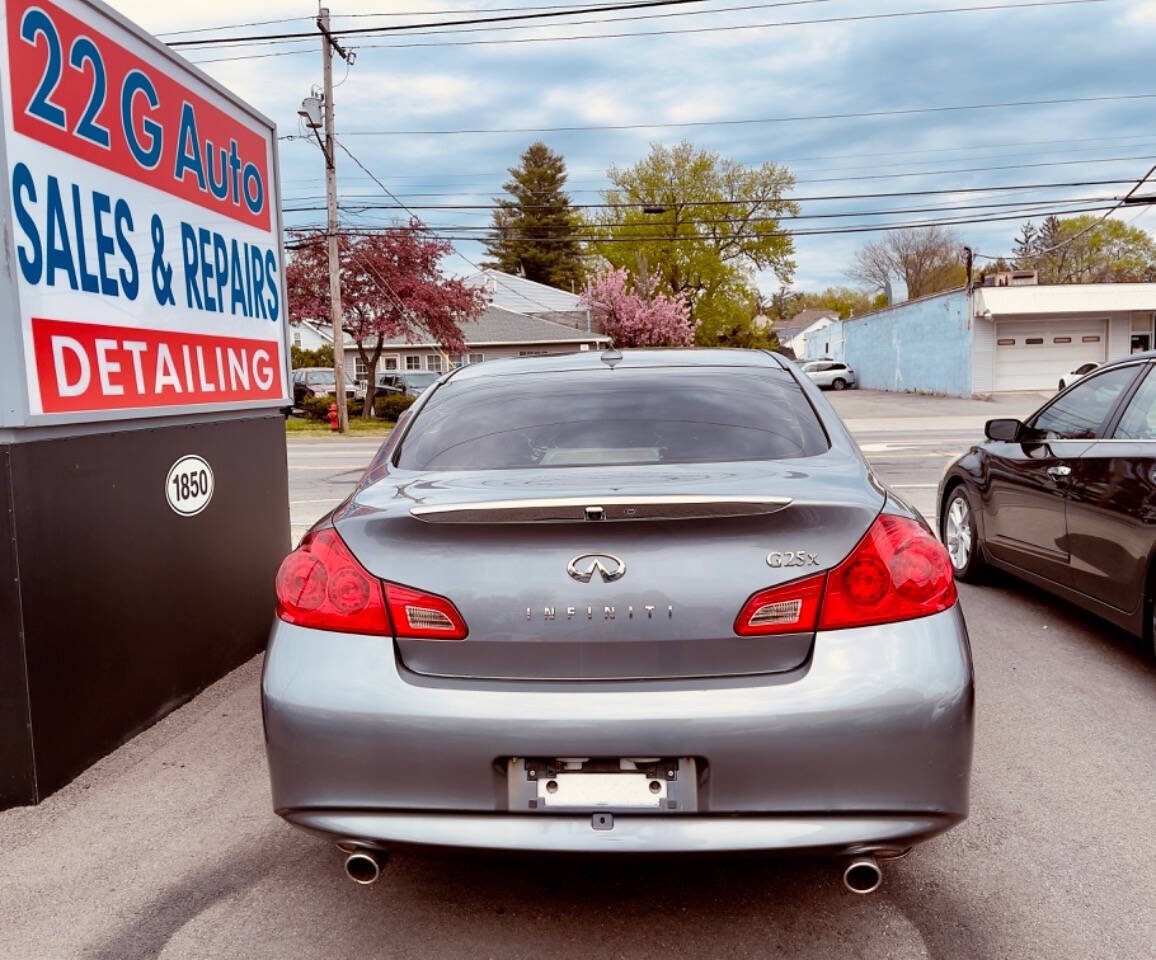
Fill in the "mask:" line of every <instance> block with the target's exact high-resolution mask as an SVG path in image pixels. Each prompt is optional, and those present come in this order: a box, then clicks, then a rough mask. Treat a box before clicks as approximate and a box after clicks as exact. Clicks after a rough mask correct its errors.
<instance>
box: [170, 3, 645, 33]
mask: <svg viewBox="0 0 1156 960" xmlns="http://www.w3.org/2000/svg"><path fill="white" fill-rule="evenodd" d="M604 2H605V0H600V2H598V3H546V4H536V5H534V6H529V7H483V8H480V9H475V10H469V9H465V8H458V9H449V10H390V11H381V12H378V13H335V14H333V15H332V18H331V19H333V20H363V19H371V18H377V17H380V18H385V17H435V16H452V15H458V14H463V13H510V12H515V11H518V10H522V11H526V12H531V11H534V10H558V9H563V8H565V9H574V10H578V9H581V8H582V7H600V6H602V5H603V3H604ZM628 6H633V4H628ZM315 19H316V18H315V17H312V16H306V17H276V18H274V19H272V20H249V21H246V22H244V23H222V24H217V25H215V26H212V27H194V28H191V29H187V30H166V31H164V32H163V33H158V34H156V36H157V37H182V36H188V35H190V34H195V33H214V32H216V31H219V30H239V29H241V28H242V27H267V26H271V25H273V24H277V23H302V22H308V23H312V22H313V21H314V20H315Z"/></svg>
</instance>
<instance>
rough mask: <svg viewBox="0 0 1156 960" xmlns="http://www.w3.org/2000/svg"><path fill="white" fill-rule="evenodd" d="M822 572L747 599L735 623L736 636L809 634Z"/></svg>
mask: <svg viewBox="0 0 1156 960" xmlns="http://www.w3.org/2000/svg"><path fill="white" fill-rule="evenodd" d="M826 579H827V575H826V574H825V573H820V574H816V575H815V576H813V577H804V578H803V579H802V580H794V581H792V582H791V583H784V584H782V585H781V586H778V587H772V588H771V589H769V590H761V591H759V592H758V593H756V594H755V595H754V596H753V597H751V598H750V599H749V600H748V601H747V602H746V603H745V604H743V609H742V610H741V611H740V612H739V615H738V619H736V620H735V633H737V634H738V635H739V636H740V637H765V636H768V635H770V634H775V633H810V632H811V631H812V630H814V629H815V623H816V622H817V621H818V619H819V603H820V601H821V600H822V598H823V584H824V582H825V581H826Z"/></svg>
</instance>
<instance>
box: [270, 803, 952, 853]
mask: <svg viewBox="0 0 1156 960" xmlns="http://www.w3.org/2000/svg"><path fill="white" fill-rule="evenodd" d="M284 816H285V819H286V820H288V821H289V822H290V823H292V824H295V825H296V826H299V827H302V828H303V829H305V830H308V831H310V832H312V833H316V834H319V835H321V836H324V837H328V838H333V839H336V840H338V841H339V842H340V841H342V840H350V841H356V842H358V843H359V844H361V845H370V846H371V845H373V844H381V845H383V846H384V845H385V844H387V843H391V842H392V843H416V844H423V845H432V846H444V847H470V848H473V849H482V850H501V851H529V852H541V853H547V852H550V853H694V852H701V853H727V852H739V851H749V850H778V851H781V852H804V851H806V852H834V853H842V854H854V853H859V852H864V853H865V852H870V851H880V850H886V851H896V852H898V851H901V850H906V849H907V848H908V847H910V846H911V845H912V844H914V843H918V842H919V841H921V840H926V839H927V838H928V837H933V836H935V834H937V833H942V832H943V831H944V830H947V829H949V828H951V827H953V826H955V825H956V824H957V823H959V821H960V819H962V818H961V817H958V816H947V815H938V816H937V815H925V816H916V815H913V814H912V815H906V816H891V817H888V816H882V815H876V816H872V815H869V814H863V815H859V816H850V815H844V816H830V817H826V816H811V817H802V816H800V817H790V816H774V817H751V816H738V815H732V816H709V815H703V814H695V815H687V816H670V817H654V816H639V815H634V816H629V815H623V814H615V815H614V828H613V829H612V830H595V829H593V828H592V826H591V822H590V816H589V815H586V816H549V817H547V816H524V815H516V814H495V813H485V814H469V813H396V812H372V811H343V810H290V811H286V812H285V814H284Z"/></svg>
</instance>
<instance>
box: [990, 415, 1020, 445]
mask: <svg viewBox="0 0 1156 960" xmlns="http://www.w3.org/2000/svg"><path fill="white" fill-rule="evenodd" d="M1023 431H1024V425H1023V422H1022V421H1020V420H1016V419H1014V418H1012V417H1000V418H999V419H996V420H988V422H987V423H985V424H984V425H983V432H984V436H986V437H987V438H988V440H1001V441H1003V442H1004V443H1015V442H1016V441H1017V440H1018V439H1020V437H1021V436H1022V434H1023Z"/></svg>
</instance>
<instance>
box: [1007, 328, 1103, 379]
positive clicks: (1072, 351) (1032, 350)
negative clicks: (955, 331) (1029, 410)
mask: <svg viewBox="0 0 1156 960" xmlns="http://www.w3.org/2000/svg"><path fill="white" fill-rule="evenodd" d="M995 338H996V339H995V389H996V390H1055V389H1056V386H1057V385H1058V384H1059V382H1060V378H1061V377H1065V376H1067V374H1068V372H1069V371H1071V370H1074V369H1075V368H1076V367H1078V366H1079V365H1080V364H1081V363H1087V362H1088V361H1090V360H1095V361H1096V362H1098V363H1102V362H1103V361H1104V359H1105V358H1106V357H1107V346H1108V322H1107V321H1106V320H1088V319H1080V320H1033V321H1022V320H1020V321H1004V322H1002V323H998V324H996V330H995Z"/></svg>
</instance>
